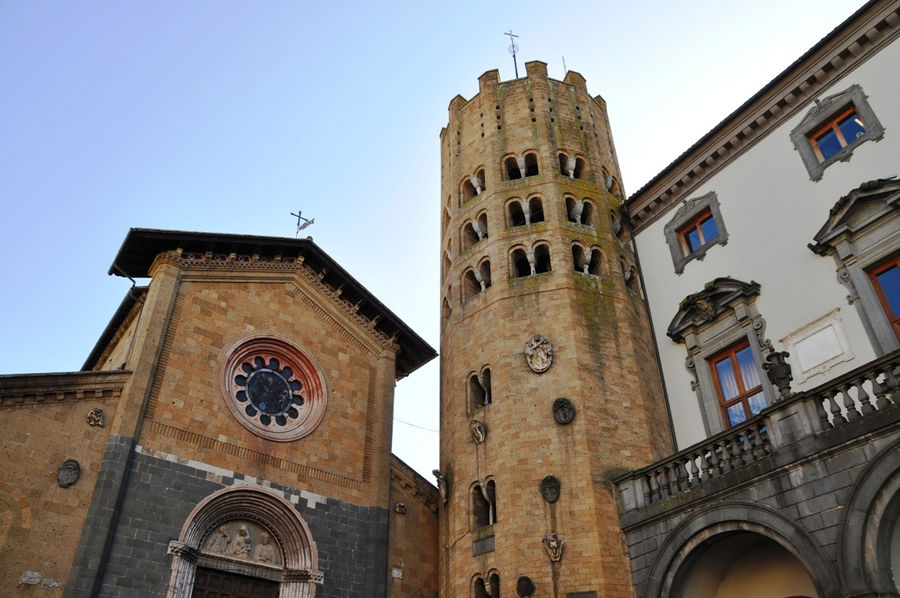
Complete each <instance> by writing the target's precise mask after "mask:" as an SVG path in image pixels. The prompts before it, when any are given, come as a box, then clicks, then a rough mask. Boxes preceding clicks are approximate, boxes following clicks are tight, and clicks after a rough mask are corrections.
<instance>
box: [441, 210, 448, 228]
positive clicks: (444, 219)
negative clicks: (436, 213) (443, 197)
mask: <svg viewBox="0 0 900 598" xmlns="http://www.w3.org/2000/svg"><path fill="white" fill-rule="evenodd" d="M448 224H450V209H449V208H445V209H443V210H441V231H445V230H447V225H448Z"/></svg>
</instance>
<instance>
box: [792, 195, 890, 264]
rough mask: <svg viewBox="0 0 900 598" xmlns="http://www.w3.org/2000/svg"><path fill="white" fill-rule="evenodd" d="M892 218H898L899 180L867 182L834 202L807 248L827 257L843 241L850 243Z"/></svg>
mask: <svg viewBox="0 0 900 598" xmlns="http://www.w3.org/2000/svg"><path fill="white" fill-rule="evenodd" d="M891 218H900V181H898V180H887V179H875V180H874V181H868V182H866V183H863V184H862V185H860V186H859V187H857V188H856V189H854V190H852V191H851V192H850V193H848V194H847V195H845V196H843V197H842V198H840V199H839V200H837V202H836V203H835V204H834V206H833V207H832V208H831V210H830V211H829V212H828V220H826V221H825V224H823V225H822V228H820V229H819V232H817V233H816V235H815V236H814V237H813V240H814V241H815V243H810V245H809V248H810V249H811V250H812V251H813V252H815V253H817V254H819V255H828V254H830V253H833V252H834V251H835V250H836V249H837V247H838V245H839V244H840V242H841V241H842V240H844V239H846V240H848V241H850V242H852V241H853V240H854V239H855V237H856V236H858V235H859V234H860V233H864V232H865V231H866V230H867V229H869V228H872V227H875V226H878V225H879V224H880V223H881V222H882V221H884V220H888V219H891Z"/></svg>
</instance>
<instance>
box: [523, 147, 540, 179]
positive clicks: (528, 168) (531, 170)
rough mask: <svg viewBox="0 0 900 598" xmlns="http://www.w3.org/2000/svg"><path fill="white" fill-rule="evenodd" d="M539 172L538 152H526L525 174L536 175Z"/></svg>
mask: <svg viewBox="0 0 900 598" xmlns="http://www.w3.org/2000/svg"><path fill="white" fill-rule="evenodd" d="M537 174H538V161H537V154H535V153H534V152H529V153H527V154H525V176H536V175H537Z"/></svg>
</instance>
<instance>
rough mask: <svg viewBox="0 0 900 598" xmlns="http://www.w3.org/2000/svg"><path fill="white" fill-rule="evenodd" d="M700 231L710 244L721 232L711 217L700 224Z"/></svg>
mask: <svg viewBox="0 0 900 598" xmlns="http://www.w3.org/2000/svg"><path fill="white" fill-rule="evenodd" d="M700 229H701V230H702V231H703V239H704V240H705V241H706V242H707V243H709V242H710V241H714V240H715V238H716V237H718V236H719V230H718V229H717V228H716V221H715V220H713V217H712V216H710V217H709V218H707V219H706V220H704V221H703V222H701V223H700Z"/></svg>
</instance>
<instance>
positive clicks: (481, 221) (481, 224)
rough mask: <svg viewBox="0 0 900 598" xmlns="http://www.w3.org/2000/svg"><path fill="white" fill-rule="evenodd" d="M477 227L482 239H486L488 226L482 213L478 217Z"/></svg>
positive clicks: (485, 216)
mask: <svg viewBox="0 0 900 598" xmlns="http://www.w3.org/2000/svg"><path fill="white" fill-rule="evenodd" d="M478 226H479V228H480V229H481V230H480V231H479V232H480V233H481V238H482V239H487V238H488V225H487V214H486V213H485V212H482V213H481V214H479V215H478Z"/></svg>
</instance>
